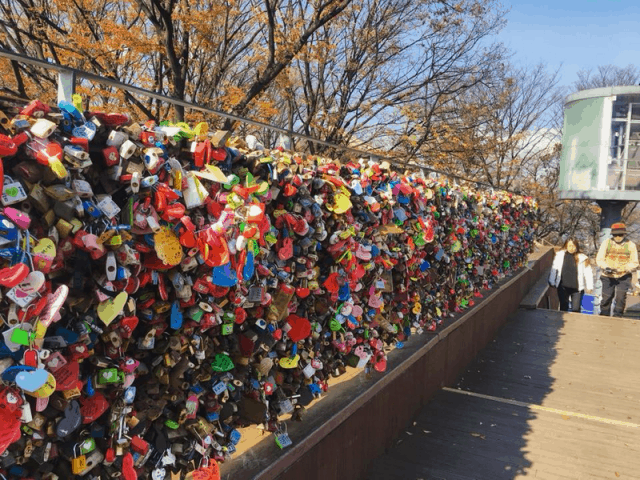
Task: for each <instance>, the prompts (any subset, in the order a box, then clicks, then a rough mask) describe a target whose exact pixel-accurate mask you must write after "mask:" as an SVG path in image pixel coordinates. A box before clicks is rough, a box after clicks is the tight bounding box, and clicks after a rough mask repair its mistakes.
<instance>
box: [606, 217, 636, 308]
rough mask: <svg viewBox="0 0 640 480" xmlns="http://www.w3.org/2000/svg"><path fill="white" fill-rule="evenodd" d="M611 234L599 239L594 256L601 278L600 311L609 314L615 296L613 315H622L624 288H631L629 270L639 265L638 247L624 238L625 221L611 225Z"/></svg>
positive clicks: (624, 299) (625, 291)
mask: <svg viewBox="0 0 640 480" xmlns="http://www.w3.org/2000/svg"><path fill="white" fill-rule="evenodd" d="M611 236H612V238H608V239H606V240H605V241H604V242H602V245H600V249H599V250H598V256H597V257H596V263H597V265H598V267H600V269H601V274H600V279H601V280H602V301H601V302H600V315H605V316H609V315H610V312H611V301H612V300H613V298H614V296H615V299H616V306H615V308H614V311H613V315H614V316H615V317H621V316H622V314H623V313H624V307H625V305H626V303H627V291H628V290H629V289H630V288H631V278H632V274H633V272H634V271H635V270H636V269H637V268H638V266H639V264H638V249H637V248H636V244H635V243H633V242H632V241H631V240H629V239H627V238H626V236H627V227H626V225H625V224H624V223H614V224H613V225H611Z"/></svg>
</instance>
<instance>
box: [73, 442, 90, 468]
mask: <svg viewBox="0 0 640 480" xmlns="http://www.w3.org/2000/svg"><path fill="white" fill-rule="evenodd" d="M76 448H78V444H77V443H76V444H75V445H74V447H73V454H74V455H75V454H76ZM78 452H80V449H79V448H78ZM85 468H87V457H86V456H85V455H78V456H77V457H74V458H72V459H71V471H72V472H73V474H74V475H79V474H80V472H82V471H83V470H84V469H85Z"/></svg>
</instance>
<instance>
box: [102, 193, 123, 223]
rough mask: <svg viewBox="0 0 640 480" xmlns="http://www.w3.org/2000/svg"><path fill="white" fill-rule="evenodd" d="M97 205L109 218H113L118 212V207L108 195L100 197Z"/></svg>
mask: <svg viewBox="0 0 640 480" xmlns="http://www.w3.org/2000/svg"><path fill="white" fill-rule="evenodd" d="M97 206H98V208H99V209H100V211H101V212H102V213H104V214H105V215H106V216H107V217H108V218H109V219H113V218H114V217H115V216H116V215H118V214H119V213H120V207H119V206H118V204H117V203H116V202H114V201H113V199H112V198H111V197H110V196H109V195H105V196H104V197H102V199H100V201H99V202H98V205H97Z"/></svg>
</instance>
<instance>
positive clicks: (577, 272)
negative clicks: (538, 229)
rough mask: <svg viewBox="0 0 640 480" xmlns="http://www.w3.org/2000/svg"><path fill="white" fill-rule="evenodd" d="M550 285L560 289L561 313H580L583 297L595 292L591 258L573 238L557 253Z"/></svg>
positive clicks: (552, 267)
mask: <svg viewBox="0 0 640 480" xmlns="http://www.w3.org/2000/svg"><path fill="white" fill-rule="evenodd" d="M549 285H551V286H552V287H556V288H557V289H558V298H559V299H560V311H562V312H568V311H569V299H571V311H572V312H580V305H581V304H582V297H583V295H584V293H585V290H586V291H587V293H591V291H592V290H593V270H592V269H591V265H590V263H589V257H587V256H586V255H585V254H584V253H582V252H581V251H580V243H578V240H576V239H575V238H573V237H571V238H569V239H567V241H566V242H564V245H563V246H562V249H561V250H559V251H558V252H556V256H555V258H554V259H553V265H552V266H551V273H550V274H549Z"/></svg>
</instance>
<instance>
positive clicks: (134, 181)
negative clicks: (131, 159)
mask: <svg viewBox="0 0 640 480" xmlns="http://www.w3.org/2000/svg"><path fill="white" fill-rule="evenodd" d="M131 191H132V192H133V193H138V192H139V191H140V172H133V173H132V174H131Z"/></svg>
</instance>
